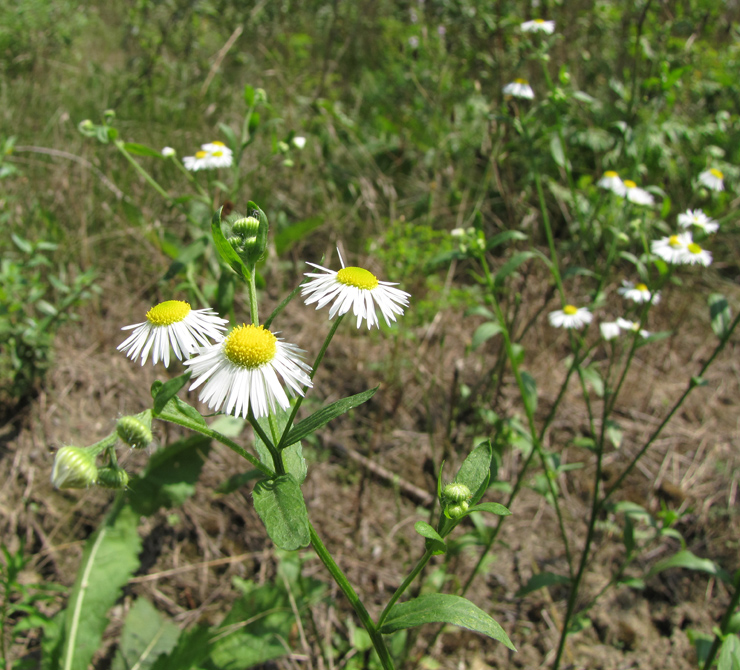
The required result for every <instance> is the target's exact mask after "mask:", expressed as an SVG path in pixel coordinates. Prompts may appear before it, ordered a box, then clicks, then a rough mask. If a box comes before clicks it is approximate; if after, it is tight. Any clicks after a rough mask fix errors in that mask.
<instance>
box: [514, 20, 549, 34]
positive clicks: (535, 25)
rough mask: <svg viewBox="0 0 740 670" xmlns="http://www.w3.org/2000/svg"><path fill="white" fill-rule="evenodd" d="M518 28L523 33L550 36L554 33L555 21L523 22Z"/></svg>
mask: <svg viewBox="0 0 740 670" xmlns="http://www.w3.org/2000/svg"><path fill="white" fill-rule="evenodd" d="M519 27H520V28H521V31H522V32H523V33H547V34H548V35H552V34H553V33H554V32H555V21H545V20H544V19H535V20H534V21H525V22H524V23H522V25H521V26H519Z"/></svg>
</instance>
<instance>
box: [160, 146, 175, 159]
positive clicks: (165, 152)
mask: <svg viewBox="0 0 740 670" xmlns="http://www.w3.org/2000/svg"><path fill="white" fill-rule="evenodd" d="M176 153H177V152H176V151H175V150H174V149H173V148H172V147H165V148H164V149H162V155H163V156H164V157H165V158H169V157H170V156H174V155H175V154H176Z"/></svg>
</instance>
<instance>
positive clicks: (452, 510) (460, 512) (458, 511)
mask: <svg viewBox="0 0 740 670" xmlns="http://www.w3.org/2000/svg"><path fill="white" fill-rule="evenodd" d="M468 507H469V505H468V502H467V500H463V501H462V502H460V503H457V504H456V505H447V507H445V516H446V517H447V518H448V519H459V518H461V517H463V516H465V513H466V512H467V511H468Z"/></svg>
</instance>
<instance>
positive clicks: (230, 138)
mask: <svg viewBox="0 0 740 670" xmlns="http://www.w3.org/2000/svg"><path fill="white" fill-rule="evenodd" d="M218 129H219V130H220V131H221V132H222V133H223V135H224V137H225V138H226V145H227V146H228V147H229V149H231V150H232V151H236V150H237V149H238V147H237V146H236V145H237V141H236V134H235V133H234V131H233V130H232V129H231V126H227V125H226V124H225V123H219V124H218Z"/></svg>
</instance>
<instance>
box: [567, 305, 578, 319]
mask: <svg viewBox="0 0 740 670" xmlns="http://www.w3.org/2000/svg"><path fill="white" fill-rule="evenodd" d="M563 313H564V314H567V315H568V316H574V315H575V314H577V313H578V307H576V306H575V305H566V306H565V307H563Z"/></svg>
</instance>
